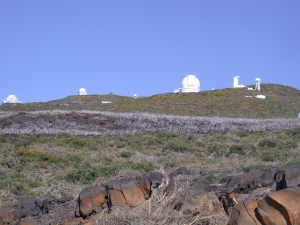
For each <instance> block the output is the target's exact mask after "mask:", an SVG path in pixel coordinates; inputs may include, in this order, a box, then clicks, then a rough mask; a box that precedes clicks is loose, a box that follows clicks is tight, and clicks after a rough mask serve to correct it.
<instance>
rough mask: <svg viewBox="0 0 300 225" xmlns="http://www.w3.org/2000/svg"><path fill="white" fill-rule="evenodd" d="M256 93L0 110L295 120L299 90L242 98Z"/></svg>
mask: <svg viewBox="0 0 300 225" xmlns="http://www.w3.org/2000/svg"><path fill="white" fill-rule="evenodd" d="M256 94H257V92H256V91H249V90H247V88H241V89H233V88H227V89H220V90H213V91H203V92H199V93H176V94H174V93H167V94H160V95H153V96H150V97H142V98H138V99H133V98H131V97H124V96H117V95H113V94H109V95H87V96H69V97H66V98H63V99H58V100H54V101H49V102H38V103H26V104H3V105H1V106H0V110H1V111H10V110H13V111H36V110H53V109H61V110H83V109H86V110H97V111H111V112H149V113H158V114H173V115H185V116H209V117H214V116H217V117H231V118H296V117H297V115H298V113H299V112H300V91H299V90H298V89H295V88H292V87H288V86H283V85H276V84H264V85H263V89H262V94H264V95H266V99H265V100H259V99H255V98H246V97H245V96H254V95H256ZM101 101H112V103H111V104H102V102H101Z"/></svg>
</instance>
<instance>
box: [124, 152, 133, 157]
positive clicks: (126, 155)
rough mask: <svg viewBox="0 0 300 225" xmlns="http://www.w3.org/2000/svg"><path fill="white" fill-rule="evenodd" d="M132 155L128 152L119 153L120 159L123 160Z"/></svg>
mask: <svg viewBox="0 0 300 225" xmlns="http://www.w3.org/2000/svg"><path fill="white" fill-rule="evenodd" d="M132 155H133V153H132V152H128V151H123V152H121V157H123V158H130V157H131V156H132Z"/></svg>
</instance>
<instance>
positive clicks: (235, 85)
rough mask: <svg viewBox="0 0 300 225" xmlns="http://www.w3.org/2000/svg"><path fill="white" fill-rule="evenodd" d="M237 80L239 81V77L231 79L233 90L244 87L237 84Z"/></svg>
mask: <svg viewBox="0 0 300 225" xmlns="http://www.w3.org/2000/svg"><path fill="white" fill-rule="evenodd" d="M239 79H240V77H239V76H236V77H234V78H233V87H234V88H243V87H245V85H242V84H239Z"/></svg>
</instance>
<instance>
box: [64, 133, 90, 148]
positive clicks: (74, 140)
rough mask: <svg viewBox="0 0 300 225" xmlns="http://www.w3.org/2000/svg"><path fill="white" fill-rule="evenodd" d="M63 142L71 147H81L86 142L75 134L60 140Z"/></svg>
mask: <svg viewBox="0 0 300 225" xmlns="http://www.w3.org/2000/svg"><path fill="white" fill-rule="evenodd" d="M61 142H62V143H63V144H68V145H70V146H71V147H74V148H81V147H83V146H84V145H85V144H86V142H85V141H84V140H82V139H80V138H78V137H76V136H71V137H68V138H64V139H63V140H62V141H61Z"/></svg>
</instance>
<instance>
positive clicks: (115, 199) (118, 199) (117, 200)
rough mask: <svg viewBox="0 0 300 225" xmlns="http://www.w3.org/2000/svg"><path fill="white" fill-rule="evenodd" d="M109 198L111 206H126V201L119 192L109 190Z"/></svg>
mask: <svg viewBox="0 0 300 225" xmlns="http://www.w3.org/2000/svg"><path fill="white" fill-rule="evenodd" d="M109 197H110V201H111V206H126V200H125V198H124V195H123V194H122V192H121V191H115V190H110V191H109Z"/></svg>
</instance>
